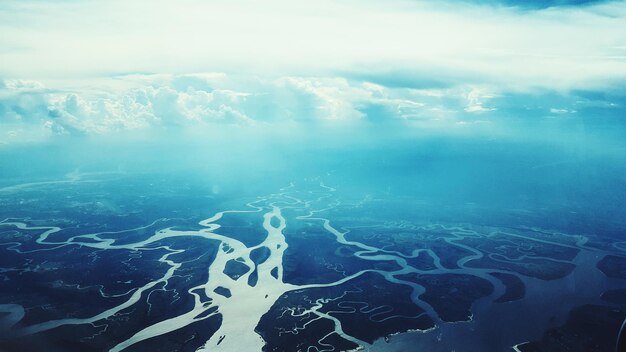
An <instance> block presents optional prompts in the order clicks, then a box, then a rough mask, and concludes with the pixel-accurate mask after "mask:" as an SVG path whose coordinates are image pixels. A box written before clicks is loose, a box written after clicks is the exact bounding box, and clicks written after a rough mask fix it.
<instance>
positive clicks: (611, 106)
mask: <svg viewBox="0 0 626 352" xmlns="http://www.w3.org/2000/svg"><path fill="white" fill-rule="evenodd" d="M0 33H2V35H1V36H0V79H1V80H2V81H1V82H2V83H0V143H3V144H15V143H18V142H39V141H45V140H49V139H51V138H58V136H67V135H92V134H96V135H102V134H108V133H121V132H124V131H135V132H136V133H140V132H141V131H145V130H148V129H151V128H154V127H155V126H156V127H157V128H161V129H181V128H197V127H198V126H213V125H238V126H239V125H241V126H255V128H259V126H268V125H277V124H279V125H281V126H286V125H289V124H291V125H302V124H310V123H313V124H317V125H324V126H327V125H329V124H335V125H336V126H337V127H336V128H340V127H341V126H351V125H353V124H355V123H366V124H384V125H385V126H388V127H389V128H390V129H394V128H404V127H406V126H409V127H411V128H415V129H428V128H434V129H437V130H449V131H459V129H463V128H480V129H481V130H484V129H485V128H486V127H485V126H489V125H491V126H497V127H493V128H491V130H493V131H496V130H497V131H498V132H502V133H504V132H503V131H504V130H505V129H506V128H504V127H506V125H507V124H508V123H509V122H510V121H514V120H516V119H522V120H524V119H526V120H529V121H535V119H540V121H552V120H553V119H557V120H558V121H560V122H559V123H558V124H561V123H563V124H566V125H567V124H568V123H571V122H567V121H571V120H572V119H574V117H576V116H580V115H581V113H583V112H584V113H585V114H591V113H593V114H596V115H602V116H609V115H610V116H621V115H622V114H623V113H624V111H625V110H624V106H623V105H624V103H625V102H626V100H625V97H624V94H623V93H622V92H624V91H625V89H624V88H625V86H626V84H625V82H626V2H624V1H562V0H561V1H510V0H502V1H487V2H485V1H481V2H471V1H454V2H452V1H451V2H442V1H436V2H435V1H432V2H424V1H385V2H382V1H328V0H320V1H315V2H300V3H294V2H292V1H284V0H271V1H268V2H263V3H260V2H252V1H243V0H234V1H211V2H204V1H199V0H184V1H178V2H166V1H141V0H140V1H133V2H128V1H121V0H113V1H107V2H100V1H61V2H46V1H11V0H9V1H4V2H2V4H0ZM550 123H551V124H553V122H550ZM397 126H400V127H397ZM470 126H473V127H470ZM477 126H480V127H477ZM509 127H510V126H509ZM503 128H504V129H503ZM509 129H514V127H510V128H509Z"/></svg>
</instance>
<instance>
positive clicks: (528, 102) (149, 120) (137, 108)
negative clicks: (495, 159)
mask: <svg viewBox="0 0 626 352" xmlns="http://www.w3.org/2000/svg"><path fill="white" fill-rule="evenodd" d="M0 86H1V87H2V88H0V131H2V132H1V133H0V141H3V143H4V144H7V143H9V144H12V143H17V142H19V141H26V142H36V141H42V140H50V139H54V138H57V139H58V138H66V137H68V136H94V135H115V134H123V133H134V134H141V133H152V132H154V131H167V133H170V134H172V135H176V133H177V132H179V131H185V130H195V131H205V130H214V131H219V130H221V129H223V128H224V127H225V126H230V127H237V128H251V130H258V131H263V130H265V129H270V130H271V129H285V128H287V129H289V128H294V127H295V128H304V129H311V128H332V129H337V130H344V131H349V130H350V129H352V128H357V127H358V126H360V127H364V126H369V127H373V128H374V130H376V131H377V132H380V133H385V131H396V132H397V133H405V132H409V131H415V132H416V133H417V132H419V131H429V133H432V132H436V131H438V132H436V133H439V132H445V133H456V132H459V131H461V129H465V131H471V129H472V128H479V127H477V126H491V127H490V128H491V131H495V130H499V131H505V130H510V131H512V132H514V133H516V134H519V133H521V131H524V130H527V129H526V127H532V128H535V127H536V126H542V124H543V122H542V121H543V119H545V118H548V117H550V116H552V117H555V116H560V115H563V116H564V114H565V113H568V114H567V116H568V117H571V118H573V119H577V120H576V121H573V122H570V123H576V124H581V123H582V124H584V125H585V126H586V130H587V131H589V130H592V129H593V128H595V127H594V126H605V127H609V126H612V127H611V128H612V129H613V130H616V131H619V130H620V129H621V130H624V125H625V124H626V121H622V120H623V119H622V118H621V117H623V116H624V112H626V96H625V95H624V94H623V89H615V90H612V91H610V92H607V91H591V90H584V91H572V92H567V93H564V92H560V91H558V90H533V91H531V92H525V91H519V90H515V89H513V90H507V89H503V88H502V87H500V86H497V85H473V84H470V85H466V84H461V85H457V86H450V87H445V88H413V87H409V88H407V87H402V86H396V85H393V84H392V85H390V86H385V85H383V84H380V83H374V82H370V81H367V80H357V79H348V78H345V77H324V76H315V77H310V76H279V77H261V76H248V75H236V76H230V75H227V74H224V73H205V74H184V75H166V74H156V75H146V74H133V75H126V76H118V77H115V78H114V79H110V78H102V79H98V80H88V81H83V80H79V81H75V82H65V81H63V82H58V84H57V85H56V86H46V85H44V84H42V83H40V82H36V81H23V80H3V81H0ZM620 92H622V93H620ZM574 112H576V113H575V114H574ZM561 120H563V121H564V119H561ZM561 120H559V121H561ZM520 126H522V127H523V128H520ZM524 126H525V127H524ZM553 127H554V126H551V128H553ZM562 127H565V128H569V127H570V126H566V125H565V126H562ZM480 128H484V127H480ZM455 131H456V132H455ZM528 133H536V131H535V132H528Z"/></svg>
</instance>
